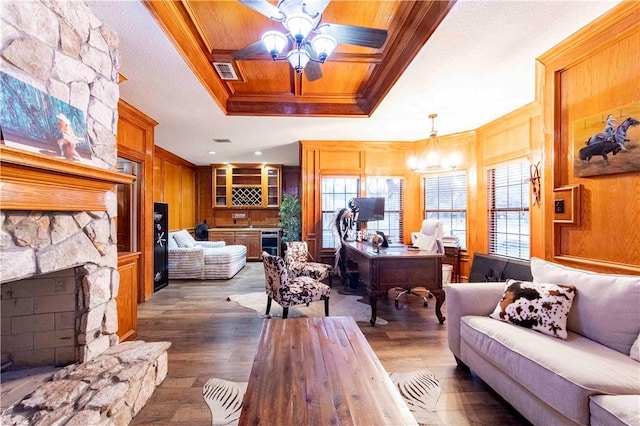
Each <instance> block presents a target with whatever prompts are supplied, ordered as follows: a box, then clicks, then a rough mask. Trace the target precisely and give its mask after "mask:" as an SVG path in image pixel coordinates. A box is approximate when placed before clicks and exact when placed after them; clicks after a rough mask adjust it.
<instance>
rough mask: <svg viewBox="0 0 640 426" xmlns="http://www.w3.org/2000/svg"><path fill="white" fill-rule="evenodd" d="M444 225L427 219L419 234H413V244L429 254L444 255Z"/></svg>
mask: <svg viewBox="0 0 640 426" xmlns="http://www.w3.org/2000/svg"><path fill="white" fill-rule="evenodd" d="M443 237H444V223H443V222H442V221H441V220H437V219H425V220H423V221H422V228H420V231H419V232H412V233H411V244H412V245H413V246H415V247H418V248H419V249H420V250H425V251H428V252H429V253H440V254H442V253H444V246H443V245H442V238H443Z"/></svg>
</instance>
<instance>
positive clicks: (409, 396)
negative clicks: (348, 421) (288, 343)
mask: <svg viewBox="0 0 640 426" xmlns="http://www.w3.org/2000/svg"><path fill="white" fill-rule="evenodd" d="M389 376H390V377H391V381H392V382H393V383H394V384H395V385H396V387H397V388H398V391H399V392H400V395H401V396H402V399H404V401H405V403H406V404H407V406H408V407H409V411H411V414H413V416H414V417H415V419H416V421H417V422H418V423H419V424H432V425H436V424H442V421H441V420H440V418H439V417H438V414H437V413H436V403H437V402H438V398H440V393H441V388H440V382H439V381H438V379H437V378H436V376H434V375H433V373H431V372H430V371H429V370H417V371H411V372H408V373H391V374H390V375H389ZM246 390H247V383H246V382H241V383H236V382H230V381H227V380H222V379H215V378H214V379H210V380H209V381H208V382H207V383H205V385H204V388H203V389H202V395H203V396H204V400H205V401H206V403H207V405H208V406H209V409H210V410H211V417H212V423H211V424H212V425H213V426H218V425H237V424H238V419H239V418H240V411H241V410H242V399H243V397H244V394H245V392H246Z"/></svg>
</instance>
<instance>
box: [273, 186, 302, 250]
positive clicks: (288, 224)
mask: <svg viewBox="0 0 640 426" xmlns="http://www.w3.org/2000/svg"><path fill="white" fill-rule="evenodd" d="M278 216H279V217H280V221H279V222H278V226H279V227H281V228H282V238H281V240H280V241H281V242H282V248H283V250H282V253H284V249H285V248H286V244H285V243H286V242H288V241H300V240H301V238H302V206H301V205H300V200H299V199H298V197H296V196H294V195H291V194H287V193H286V192H285V193H283V194H282V201H281V202H280V211H279V212H278Z"/></svg>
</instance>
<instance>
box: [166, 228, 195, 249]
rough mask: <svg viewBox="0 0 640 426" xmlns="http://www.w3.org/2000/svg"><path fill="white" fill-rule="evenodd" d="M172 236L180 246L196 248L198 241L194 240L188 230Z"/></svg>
mask: <svg viewBox="0 0 640 426" xmlns="http://www.w3.org/2000/svg"><path fill="white" fill-rule="evenodd" d="M172 235H173V238H174V239H175V240H176V243H178V246H180V247H182V248H191V247H195V246H196V240H194V239H193V237H192V236H191V234H189V232H188V231H187V230H186V229H183V230H182V231H177V232H174V233H173V234H172Z"/></svg>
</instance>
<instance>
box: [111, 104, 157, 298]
mask: <svg viewBox="0 0 640 426" xmlns="http://www.w3.org/2000/svg"><path fill="white" fill-rule="evenodd" d="M118 116H119V117H118V133H117V135H116V136H117V141H118V156H119V157H122V158H126V159H128V160H130V161H134V162H136V163H138V164H139V165H140V176H138V185H139V189H140V198H139V200H138V206H139V212H138V237H137V240H138V248H137V249H138V250H139V251H141V252H142V256H141V257H140V264H139V271H140V280H139V281H138V301H140V302H143V301H145V300H149V299H151V297H152V296H153V191H152V188H153V143H154V141H153V132H154V127H155V126H156V125H157V124H158V123H157V122H156V121H155V120H153V119H152V118H151V117H148V116H147V115H145V114H144V113H142V112H141V111H139V110H137V109H136V108H134V107H133V106H131V105H129V104H128V103H126V102H125V101H123V100H119V101H118Z"/></svg>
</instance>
